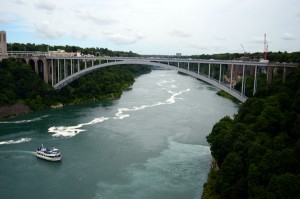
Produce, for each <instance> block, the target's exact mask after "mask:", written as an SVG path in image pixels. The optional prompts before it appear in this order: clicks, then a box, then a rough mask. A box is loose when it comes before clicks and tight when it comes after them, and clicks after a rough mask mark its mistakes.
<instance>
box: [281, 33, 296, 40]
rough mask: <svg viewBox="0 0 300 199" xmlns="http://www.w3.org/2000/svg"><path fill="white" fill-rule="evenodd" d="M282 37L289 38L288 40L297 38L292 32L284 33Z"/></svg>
mask: <svg viewBox="0 0 300 199" xmlns="http://www.w3.org/2000/svg"><path fill="white" fill-rule="evenodd" d="M281 39H283V40H287V41H289V40H296V38H295V37H294V36H293V35H292V34H291V33H288V32H286V33H284V35H283V36H282V37H281Z"/></svg>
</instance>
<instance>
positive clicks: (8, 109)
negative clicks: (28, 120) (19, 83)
mask: <svg viewBox="0 0 300 199" xmlns="http://www.w3.org/2000/svg"><path fill="white" fill-rule="evenodd" d="M31 111H32V110H31V109H30V107H29V106H27V105H26V104H24V103H22V102H18V103H16V104H13V105H7V106H1V107H0V120H1V119H4V118H8V117H13V116H17V115H22V114H26V113H29V112H31Z"/></svg>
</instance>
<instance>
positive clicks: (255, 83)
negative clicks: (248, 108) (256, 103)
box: [253, 66, 257, 95]
mask: <svg viewBox="0 0 300 199" xmlns="http://www.w3.org/2000/svg"><path fill="white" fill-rule="evenodd" d="M256 89H257V66H255V70H254V83H253V95H255V93H256Z"/></svg>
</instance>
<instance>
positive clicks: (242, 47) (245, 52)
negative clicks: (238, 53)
mask: <svg viewBox="0 0 300 199" xmlns="http://www.w3.org/2000/svg"><path fill="white" fill-rule="evenodd" d="M241 46H242V49H243V51H244V56H246V55H247V53H246V51H245V48H244V46H243V44H241Z"/></svg>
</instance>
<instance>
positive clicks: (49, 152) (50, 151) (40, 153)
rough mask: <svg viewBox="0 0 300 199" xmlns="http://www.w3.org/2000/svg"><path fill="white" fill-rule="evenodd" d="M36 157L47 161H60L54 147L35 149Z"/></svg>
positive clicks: (59, 155) (59, 156)
mask: <svg viewBox="0 0 300 199" xmlns="http://www.w3.org/2000/svg"><path fill="white" fill-rule="evenodd" d="M36 157H38V158H41V159H44V160H48V161H60V160H61V154H60V152H59V150H58V149H57V148H55V147H53V148H47V147H44V146H43V145H42V146H41V147H39V148H37V149H36Z"/></svg>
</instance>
